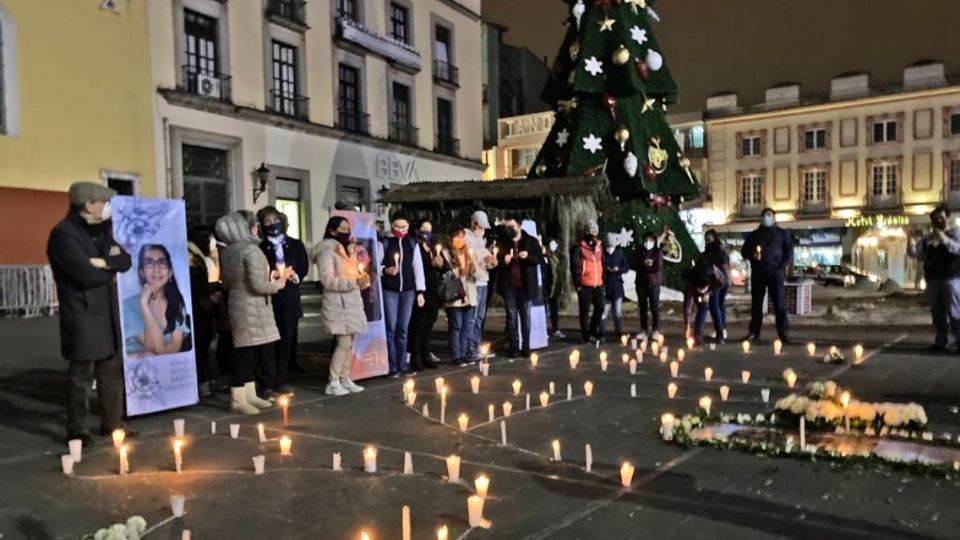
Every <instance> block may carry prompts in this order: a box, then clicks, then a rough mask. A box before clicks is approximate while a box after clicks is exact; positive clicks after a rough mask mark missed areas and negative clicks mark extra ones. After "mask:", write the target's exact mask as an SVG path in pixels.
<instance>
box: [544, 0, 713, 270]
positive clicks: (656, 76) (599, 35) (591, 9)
mask: <svg viewBox="0 0 960 540" xmlns="http://www.w3.org/2000/svg"><path fill="white" fill-rule="evenodd" d="M564 1H565V3H567V4H568V5H569V6H570V15H569V17H568V19H567V27H568V29H567V35H566V38H565V39H564V40H563V44H562V45H561V47H560V52H559V53H558V54H557V57H556V60H555V61H554V64H553V68H552V69H551V76H550V80H549V81H548V82H547V84H546V87H545V88H544V91H543V99H544V100H545V101H546V102H548V103H550V104H551V105H553V106H554V108H555V110H556V122H555V124H554V126H553V129H552V130H551V132H550V135H549V136H548V137H547V140H546V142H545V143H544V145H543V147H542V148H541V149H540V153H539V154H538V155H537V159H536V161H535V162H534V164H533V166H532V167H531V169H530V178H541V177H566V176H569V177H579V176H585V175H597V174H606V175H607V177H608V179H609V181H610V188H611V191H612V193H613V194H614V195H615V196H616V197H618V198H619V200H620V202H621V205H620V209H619V211H618V212H617V213H616V214H615V215H605V216H603V220H602V227H603V229H604V231H613V232H621V231H624V232H625V234H624V235H623V236H624V240H625V241H624V244H625V245H626V247H627V248H628V250H629V249H630V248H631V247H636V246H639V245H640V243H641V242H642V235H643V233H644V232H645V231H651V232H653V233H654V234H659V233H660V231H661V229H662V228H663V227H664V226H666V227H668V228H669V229H670V234H669V237H668V238H667V241H666V242H665V244H664V253H665V257H666V259H667V261H668V264H666V265H665V268H664V278H665V282H666V284H667V286H669V287H672V288H679V287H680V271H681V269H682V268H684V267H685V266H688V265H689V264H690V261H691V260H692V259H693V258H695V257H696V255H697V247H696V244H694V242H693V239H692V238H690V235H689V234H688V232H687V230H686V228H685V227H684V225H683V223H682V221H681V219H680V216H679V214H678V210H677V205H678V204H680V203H681V202H683V201H684V200H690V199H693V198H696V197H698V196H699V194H700V188H699V184H698V183H697V180H696V177H695V176H694V174H693V172H692V171H691V170H690V160H689V159H687V158H686V157H684V156H683V154H682V151H681V149H680V147H679V145H678V144H677V141H676V138H675V137H674V135H673V130H671V129H670V126H669V125H668V124H667V121H666V117H665V113H666V108H667V104H670V103H674V102H676V97H677V85H676V83H675V82H674V81H673V78H672V77H671V75H670V70H669V69H668V68H667V64H666V62H665V61H664V58H663V55H662V52H661V50H660V46H659V45H658V43H657V40H656V38H655V37H654V35H653V31H652V29H651V22H653V21H656V20H658V17H657V15H656V13H655V12H654V11H653V7H652V4H653V0H564ZM630 233H632V234H630Z"/></svg>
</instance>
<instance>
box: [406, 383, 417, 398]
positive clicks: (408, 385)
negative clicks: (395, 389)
mask: <svg viewBox="0 0 960 540" xmlns="http://www.w3.org/2000/svg"><path fill="white" fill-rule="evenodd" d="M414 385H415V383H414V382H413V379H408V380H407V382H405V383H403V395H404V396H406V395H407V394H409V393H410V392H413V391H414V390H416V388H415V386H414Z"/></svg>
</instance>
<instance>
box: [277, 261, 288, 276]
mask: <svg viewBox="0 0 960 540" xmlns="http://www.w3.org/2000/svg"><path fill="white" fill-rule="evenodd" d="M286 271H287V265H286V263H282V262H278V263H277V274H278V275H279V276H280V277H283V273H284V272H286Z"/></svg>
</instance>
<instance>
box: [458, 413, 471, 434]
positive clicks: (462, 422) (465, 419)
mask: <svg viewBox="0 0 960 540" xmlns="http://www.w3.org/2000/svg"><path fill="white" fill-rule="evenodd" d="M469 423H470V417H469V416H467V415H466V414H465V413H461V414H460V416H458V417H457V425H458V426H459V427H460V431H466V430H467V425H468V424H469Z"/></svg>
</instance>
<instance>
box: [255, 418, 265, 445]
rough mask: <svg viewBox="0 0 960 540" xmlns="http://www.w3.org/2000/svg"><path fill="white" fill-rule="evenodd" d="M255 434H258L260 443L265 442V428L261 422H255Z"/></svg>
mask: <svg viewBox="0 0 960 540" xmlns="http://www.w3.org/2000/svg"><path fill="white" fill-rule="evenodd" d="M257 435H259V436H260V442H261V443H265V442H267V432H266V430H265V429H264V427H263V424H262V423H260V424H257Z"/></svg>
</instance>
